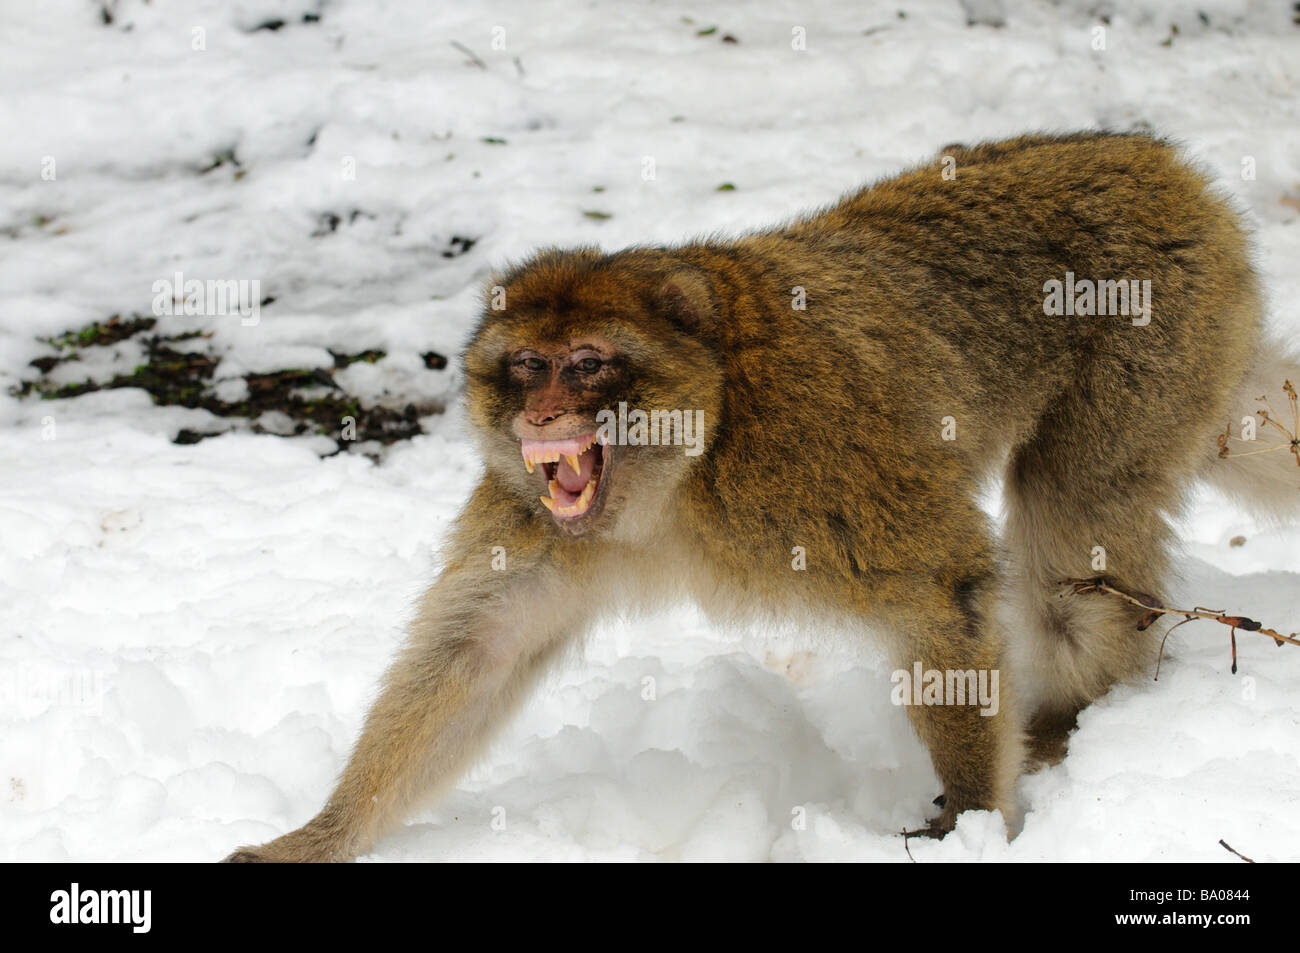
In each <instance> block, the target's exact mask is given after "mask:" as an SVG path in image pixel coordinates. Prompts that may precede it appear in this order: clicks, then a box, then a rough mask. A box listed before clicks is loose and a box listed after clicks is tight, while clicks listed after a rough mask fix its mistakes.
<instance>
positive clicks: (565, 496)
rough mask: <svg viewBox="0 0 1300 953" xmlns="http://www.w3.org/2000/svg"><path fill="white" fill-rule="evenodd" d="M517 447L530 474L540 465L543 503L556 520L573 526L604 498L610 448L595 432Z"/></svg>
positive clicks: (592, 513)
mask: <svg viewBox="0 0 1300 953" xmlns="http://www.w3.org/2000/svg"><path fill="white" fill-rule="evenodd" d="M520 449H521V450H522V452H523V455H524V467H525V468H527V470H528V472H529V473H534V472H536V470H537V468H538V467H541V470H542V476H543V477H544V478H545V480H546V489H547V493H548V495H547V496H543V497H542V498H541V501H542V505H543V506H545V507H546V508H547V509H548V510H550V511H551V515H552V516H554V517H555V519H556V521H557V522H559V523H560V524H561V525H563V526H565V527H566V528H569V529H572V528H574V527H576V526H577V525H578V523H579V522H586V521H585V520H583V517H588V518H590V517H594V516H595V515H596V513H597V512H598V511H599V508H600V504H601V503H602V502H603V500H604V492H603V490H604V481H603V479H602V478H603V477H604V476H605V474H606V472H607V471H608V467H609V462H610V447H609V445H608V444H603V443H598V442H597V441H596V435H595V434H594V433H589V434H582V435H580V436H577V437H567V438H565V439H563V440H524V441H522V444H521V447H520Z"/></svg>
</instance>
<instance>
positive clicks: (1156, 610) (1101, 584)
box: [1064, 579, 1300, 678]
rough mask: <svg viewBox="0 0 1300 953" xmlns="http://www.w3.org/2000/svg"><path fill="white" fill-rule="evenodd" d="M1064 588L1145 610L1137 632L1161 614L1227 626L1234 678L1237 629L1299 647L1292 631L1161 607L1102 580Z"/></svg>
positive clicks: (1214, 611) (1299, 639)
mask: <svg viewBox="0 0 1300 953" xmlns="http://www.w3.org/2000/svg"><path fill="white" fill-rule="evenodd" d="M1064 585H1067V586H1070V587H1071V588H1072V589H1073V590H1074V592H1075V594H1076V595H1081V594H1083V593H1087V592H1103V593H1106V594H1107V595H1111V596H1117V597H1119V598H1120V599H1123V600H1124V601H1125V602H1127V603H1129V604H1130V605H1134V606H1138V607H1139V608H1142V609H1146V610H1147V614H1146V615H1144V616H1143V617H1142V620H1141V621H1140V622H1138V624H1137V628H1138V631H1139V632H1141V631H1142V630H1144V629H1146V628H1148V627H1150V625H1151V623H1153V622H1155V621H1156V620H1157V619H1159V618H1160V617H1161V616H1162V615H1180V616H1182V617H1183V622H1191V621H1192V620H1193V619H1213V620H1214V621H1215V622H1218V623H1220V624H1222V625H1226V626H1228V627H1229V628H1230V629H1232V634H1231V636H1230V638H1231V640H1232V674H1234V675H1236V674H1237V630H1238V629H1241V630H1242V631H1243V632H1258V633H1259V634H1260V635H1266V636H1268V637H1269V638H1270V639H1272V640H1273V641H1274V642H1275V643H1277V645H1278V646H1282V645H1284V644H1287V643H1289V644H1291V645H1300V634H1298V633H1295V632H1292V633H1291V634H1290V635H1283V634H1282V633H1281V632H1278V631H1276V630H1274V629H1268V628H1265V627H1264V626H1263V625H1261V624H1260V623H1258V622H1256V621H1255V620H1254V619H1252V618H1250V617H1249V616H1244V615H1228V614H1227V613H1225V612H1223V611H1222V610H1218V609H1206V608H1204V607H1203V606H1197V607H1196V608H1194V609H1175V608H1173V607H1171V606H1166V605H1164V604H1162V603H1161V602H1160V600H1159V599H1157V598H1155V597H1154V596H1148V595H1145V594H1142V593H1139V594H1137V595H1130V594H1129V593H1127V592H1125V591H1124V590H1122V589H1116V588H1115V587H1114V586H1112V585H1111V584H1110V583H1108V582H1106V580H1104V579H1067V580H1065V582H1064ZM1183 622H1179V623H1178V625H1175V626H1173V627H1171V628H1170V630H1169V632H1172V631H1173V630H1174V629H1176V628H1178V626H1179V625H1182V624H1183ZM1169 632H1166V633H1165V638H1166V639H1167V638H1169ZM1160 645H1161V650H1162V651H1161V654H1162V655H1163V654H1164V653H1163V649H1164V642H1163V641H1161V643H1160ZM1159 676H1160V669H1159V665H1158V664H1157V667H1156V677H1157V678H1158V677H1159Z"/></svg>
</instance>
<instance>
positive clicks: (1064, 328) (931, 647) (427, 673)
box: [227, 133, 1300, 861]
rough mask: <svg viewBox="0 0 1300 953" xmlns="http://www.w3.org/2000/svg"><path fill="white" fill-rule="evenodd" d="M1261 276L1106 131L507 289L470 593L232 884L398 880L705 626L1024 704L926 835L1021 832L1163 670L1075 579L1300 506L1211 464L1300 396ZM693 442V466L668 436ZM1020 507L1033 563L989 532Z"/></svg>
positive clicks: (1131, 614) (930, 708) (1013, 539)
mask: <svg viewBox="0 0 1300 953" xmlns="http://www.w3.org/2000/svg"><path fill="white" fill-rule="evenodd" d="M1249 254H1250V253H1249V245H1248V239H1247V236H1246V234H1245V232H1244V230H1243V226H1242V223H1241V220H1240V217H1239V215H1238V214H1237V213H1236V212H1234V211H1233V209H1232V208H1231V206H1230V204H1229V202H1228V201H1227V200H1225V199H1224V198H1223V197H1221V196H1220V195H1219V194H1217V193H1216V192H1215V191H1214V190H1213V188H1212V187H1211V185H1210V183H1209V182H1208V180H1207V177H1206V176H1205V175H1204V174H1203V173H1202V172H1200V171H1198V170H1197V169H1196V168H1195V167H1193V166H1192V165H1190V164H1188V163H1187V162H1186V161H1185V160H1184V159H1182V158H1180V156H1179V155H1178V153H1177V152H1176V151H1175V149H1174V148H1172V147H1171V146H1170V145H1169V144H1167V143H1164V142H1161V141H1158V140H1155V139H1152V138H1149V137H1146V136H1143V135H1112V134H1097V133H1084V134H1075V135H1064V136H1026V137H1022V138H1017V139H1013V140H1010V141H1004V142H993V143H986V144H982V145H975V146H970V147H964V146H963V147H956V148H954V149H953V150H952V154H951V155H949V156H946V157H936V159H935V160H934V161H933V162H929V163H927V164H924V165H921V166H920V167H917V168H914V169H912V170H910V171H908V172H905V173H903V174H901V175H899V176H897V177H895V178H891V179H887V180H885V181H882V182H879V183H877V184H875V185H872V186H869V187H867V188H865V189H863V190H861V191H859V192H856V193H854V194H852V195H849V196H848V197H846V198H844V199H843V200H842V201H840V202H839V203H838V204H836V205H833V206H830V207H828V208H826V209H824V210H822V211H819V212H816V213H813V214H811V215H808V216H806V217H804V218H801V219H797V220H795V221H793V222H791V223H789V224H784V225H780V226H777V227H775V228H772V229H771V230H768V231H763V232H760V233H757V234H752V235H747V236H744V237H741V238H738V239H736V240H734V241H723V240H714V239H710V240H706V241H699V242H689V243H685V244H682V245H679V246H676V247H670V248H650V247H637V248H631V249H627V250H624V251H618V252H614V253H612V254H605V253H602V252H600V251H597V250H594V249H590V248H581V249H577V250H572V251H563V250H547V251H542V252H540V253H538V254H537V255H536V256H535V257H534V258H532V259H531V260H530V261H528V262H526V263H525V264H522V265H520V266H518V267H515V268H513V269H512V270H510V271H509V272H508V273H506V274H504V275H501V276H499V277H497V278H494V279H492V280H491V282H490V287H489V292H488V295H487V302H486V303H485V305H484V309H483V313H482V318H481V321H480V323H479V325H478V328H477V330H476V332H475V333H474V335H473V338H472V340H471V342H470V344H469V345H468V348H467V350H466V352H465V355H464V369H465V378H466V382H467V383H466V398H467V402H468V410H469V416H470V420H471V422H472V424H473V430H474V437H475V440H476V443H477V447H478V450H479V452H480V453H481V455H482V459H483V463H484V472H483V476H482V480H481V482H480V483H479V485H478V487H477V488H476V489H475V490H474V491H473V493H472V495H471V496H470V498H469V501H468V502H467V503H466V505H465V508H464V511H463V512H462V513H461V514H460V517H459V519H458V521H457V523H456V525H455V528H454V530H453V532H452V533H451V536H450V539H449V541H448V542H447V544H446V548H445V552H444V558H443V564H442V571H441V575H440V576H439V577H438V579H437V581H436V582H435V583H434V585H433V586H432V588H431V589H430V590H429V591H428V593H427V594H426V595H425V596H424V598H423V600H422V602H421V604H420V607H419V612H418V617H417V618H416V620H415V622H414V623H413V624H412V625H411V627H410V632H409V639H408V641H407V642H406V645H405V647H404V648H403V649H402V650H401V652H400V654H399V655H398V657H397V659H396V660H395V661H394V662H393V664H392V666H391V668H390V669H389V670H388V673H387V675H386V676H385V678H384V682H383V688H382V693H381V694H380V696H379V698H378V700H377V701H376V703H375V705H374V707H373V709H372V710H371V711H370V714H369V716H368V718H367V720H366V723H365V728H364V730H363V732H362V735H361V738H360V740H359V741H358V742H357V745H356V749H355V751H354V752H353V754H352V757H351V759H350V761H349V762H348V764H347V767H346V768H345V770H344V771H343V774H342V777H341V779H340V781H339V783H338V786H337V788H336V789H335V791H334V793H333V794H332V795H331V796H330V798H329V801H328V802H327V803H326V805H325V807H324V808H323V809H322V810H321V812H320V813H319V814H318V815H317V816H316V817H315V818H313V819H312V820H310V821H308V822H307V823H306V824H305V825H304V826H303V827H301V828H299V829H298V830H295V831H293V832H291V833H288V834H285V835H284V836H282V837H279V838H277V839H276V840H273V841H271V842H269V843H267V844H263V845H261V846H260V847H243V848H240V849H239V850H237V851H236V852H235V853H234V854H232V855H231V856H230V857H229V858H227V859H228V860H233V861H341V860H347V859H350V858H352V857H355V856H357V855H358V854H360V853H363V852H365V851H367V850H369V849H370V847H371V845H372V844H374V842H375V840H376V839H377V838H379V837H380V836H382V835H383V834H384V833H385V831H388V830H391V829H392V828H393V827H394V826H395V825H397V824H398V823H400V822H401V820H402V818H403V816H404V814H405V813H406V812H407V811H408V809H409V808H410V807H412V806H413V804H414V803H416V802H417V800H419V799H423V798H427V797H431V796H434V795H436V794H437V793H438V792H440V791H445V790H446V789H447V788H448V786H450V785H452V784H454V783H455V781H456V780H457V778H458V776H459V775H460V774H461V772H462V771H463V770H465V768H466V767H467V766H468V765H469V764H471V762H472V761H473V759H474V758H475V757H476V756H477V755H478V754H479V753H480V751H481V750H482V748H483V746H484V744H485V742H486V741H487V740H488V739H489V738H490V737H491V736H492V734H493V732H494V731H496V730H497V729H498V728H499V727H500V726H501V725H502V723H503V722H504V721H505V720H506V719H507V718H509V717H510V714H511V712H512V711H513V710H514V709H515V707H516V706H517V705H518V703H519V702H520V700H521V699H523V698H525V697H526V696H527V694H528V691H529V688H530V686H531V685H532V684H533V683H534V682H535V680H536V679H537V677H538V675H539V674H540V673H541V672H543V671H544V670H545V669H546V666H547V664H548V663H549V662H550V661H552V660H553V659H554V658H555V657H556V656H557V654H558V653H559V652H560V651H561V650H562V649H563V648H564V647H565V646H567V645H569V644H571V643H573V642H574V640H576V639H579V638H580V637H582V636H583V635H584V633H586V632H588V631H589V630H590V629H591V628H592V627H593V625H595V624H597V623H598V622H599V620H600V618H601V614H602V613H605V612H612V611H617V610H619V609H623V608H625V607H637V608H645V607H653V606H655V605H660V604H663V603H665V602H667V601H669V600H671V599H674V598H679V597H680V596H681V595H682V594H688V595H689V596H690V597H691V598H693V599H695V600H696V601H698V603H699V604H700V605H701V606H702V607H703V608H704V609H705V610H706V611H707V612H709V613H710V614H711V615H713V616H716V617H717V618H719V619H721V620H725V621H731V622H734V621H736V620H745V619H748V618H751V617H753V616H755V615H758V616H762V617H767V618H779V619H792V620H814V619H831V620H834V621H835V622H836V623H837V624H838V625H841V626H844V628H845V631H856V632H860V633H861V635H862V636H863V637H866V636H867V635H868V633H879V634H880V635H881V636H882V637H883V642H884V645H885V646H886V647H887V648H888V650H889V653H890V655H891V656H892V658H893V659H894V660H895V661H896V662H897V664H898V667H899V668H900V669H904V670H907V671H911V670H912V669H913V667H914V666H915V665H916V664H917V663H919V664H920V667H921V669H924V670H925V671H931V670H933V671H938V672H958V673H966V672H975V673H989V672H997V673H1000V674H1001V678H1000V680H999V681H998V682H997V684H998V685H999V686H1000V688H999V693H1000V698H999V699H998V704H997V705H996V706H994V708H995V710H994V711H992V712H990V710H989V706H986V707H985V708H984V709H983V710H981V708H980V707H979V706H977V705H975V704H910V705H908V706H907V713H908V716H909V717H910V718H911V720H912V722H913V724H914V726H915V729H916V731H917V733H918V734H919V736H920V738H921V740H922V741H923V742H924V743H925V744H926V745H927V747H928V748H929V751H930V755H931V758H932V761H933V764H934V769H935V772H936V774H937V775H938V778H939V780H940V781H941V782H942V785H943V796H942V798H941V799H939V800H938V801H937V802H936V803H941V804H942V809H941V813H939V814H938V816H937V817H935V818H934V819H933V821H931V822H930V824H929V826H928V827H926V828H924V830H925V832H926V833H929V834H932V835H935V836H942V834H943V833H944V832H946V831H949V830H951V829H952V827H953V826H954V824H955V823H956V820H957V818H958V816H959V815H960V814H961V813H962V812H963V811H971V810H998V811H1001V812H1002V815H1003V818H1004V819H1005V821H1006V822H1007V824H1008V827H1009V829H1010V830H1011V831H1012V832H1014V831H1015V829H1016V827H1017V825H1018V824H1020V823H1021V820H1020V817H1019V811H1018V808H1017V804H1016V798H1015V796H1014V790H1013V789H1014V783H1015V781H1016V779H1017V777H1018V775H1019V774H1020V773H1021V772H1022V771H1023V770H1025V768H1026V766H1028V765H1032V764H1036V763H1049V762H1053V761H1055V760H1058V759H1059V758H1060V757H1062V756H1063V754H1064V751H1065V744H1066V740H1067V737H1068V733H1069V731H1070V730H1071V728H1072V727H1073V726H1074V723H1075V716H1076V714H1077V713H1078V712H1079V710H1080V709H1081V708H1082V707H1083V706H1085V705H1087V704H1088V703H1089V702H1090V701H1092V700H1093V699H1095V698H1097V697H1098V696H1099V695H1101V694H1102V693H1104V692H1105V691H1107V689H1108V688H1110V687H1111V686H1112V685H1114V684H1115V683H1116V682H1117V681H1120V680H1123V679H1126V678H1129V677H1130V676H1133V675H1135V674H1137V673H1140V672H1144V671H1149V669H1148V668H1147V666H1148V665H1149V664H1150V663H1151V662H1153V660H1154V653H1155V651H1156V646H1157V644H1158V642H1159V633H1160V630H1161V626H1160V625H1154V626H1151V627H1149V628H1147V629H1146V630H1145V631H1143V632H1139V631H1137V630H1136V624H1137V623H1138V621H1139V619H1140V618H1141V616H1142V615H1143V610H1142V609H1138V608H1133V607H1131V606H1129V605H1127V604H1125V603H1123V602H1122V601H1120V600H1114V599H1107V598H1105V597H1104V596H1101V595H1079V594H1071V593H1070V592H1069V591H1068V587H1063V585H1062V583H1063V581H1064V580H1068V579H1079V578H1093V577H1099V576H1100V577H1104V578H1105V579H1106V580H1107V581H1109V582H1110V583H1111V584H1112V585H1115V586H1118V587H1120V588H1123V589H1125V590H1127V591H1133V592H1141V593H1148V594H1154V595H1157V596H1158V595H1159V594H1160V593H1162V592H1164V591H1165V589H1166V586H1167V582H1168V578H1169V574H1170V569H1171V544H1172V538H1171V531H1170V528H1169V526H1168V525H1167V523H1166V518H1167V515H1168V514H1169V513H1171V512H1174V511H1176V510H1177V508H1178V506H1179V504H1180V502H1181V501H1182V499H1183V498H1184V495H1185V493H1186V491H1187V490H1188V488H1189V487H1190V486H1191V485H1192V483H1193V482H1194V481H1195V480H1196V479H1198V478H1207V479H1211V480H1215V481H1217V482H1218V483H1219V484H1220V485H1221V486H1223V487H1224V488H1225V489H1226V490H1227V491H1228V492H1230V493H1233V494H1234V495H1235V496H1236V497H1237V498H1240V499H1242V500H1243V501H1244V502H1247V503H1250V502H1256V503H1259V502H1262V503H1265V504H1271V505H1275V506H1276V508H1278V509H1279V510H1280V509H1283V508H1285V506H1286V505H1287V502H1288V500H1290V501H1291V502H1292V503H1294V502H1300V490H1297V488H1296V486H1295V484H1296V480H1295V478H1294V471H1295V468H1294V466H1293V465H1292V466H1291V467H1290V471H1289V472H1287V471H1286V469H1285V468H1286V466H1287V464H1288V463H1289V462H1290V458H1289V457H1286V456H1285V455H1283V454H1276V455H1265V456H1261V457H1256V458H1251V459H1247V460H1243V461H1240V462H1237V461H1234V460H1227V461H1216V460H1214V457H1215V456H1216V444H1215V435H1216V433H1218V432H1219V431H1221V430H1222V429H1223V425H1224V422H1225V421H1227V420H1239V419H1241V417H1242V416H1243V415H1248V414H1250V413H1251V412H1252V411H1253V410H1254V409H1255V407H1256V404H1255V402H1254V398H1255V397H1256V396H1258V395H1259V394H1261V393H1264V392H1266V391H1267V390H1269V389H1270V388H1272V389H1274V390H1276V388H1277V386H1278V385H1279V383H1280V382H1281V381H1282V380H1283V379H1284V378H1285V377H1287V376H1290V377H1291V379H1293V380H1300V361H1298V360H1297V359H1296V358H1294V357H1291V356H1288V355H1287V354H1285V353H1284V349H1283V348H1282V347H1280V346H1279V345H1278V344H1277V343H1276V342H1275V341H1272V340H1269V339H1267V338H1266V336H1265V333H1264V331H1263V327H1262V321H1263V318H1262V314H1263V305H1262V297H1261V292H1260V289H1259V283H1258V280H1257V278H1256V276H1255V274H1254V272H1253V270H1252V267H1251V264H1250V261H1249ZM1067 282H1068V285H1067ZM1067 287H1068V294H1069V305H1070V307H1069V308H1068V309H1065V308H1062V307H1061V305H1062V303H1063V297H1064V295H1065V289H1066V288H1067ZM1130 293H1131V298H1130ZM636 412H639V413H640V415H641V416H639V417H636V418H635V421H633V416H634V414H635V413H636ZM676 412H680V414H679V416H673V415H674V414H675V413H676ZM619 414H621V418H620V420H621V422H620V423H618V424H617V425H614V424H613V423H612V422H611V415H619ZM647 418H649V419H652V420H654V421H655V422H656V423H657V424H658V428H657V429H658V430H659V431H660V432H659V434H658V437H659V439H658V441H657V442H653V441H652V440H651V439H646V437H647V436H648V431H650V430H651V429H653V428H650V427H648V426H645V424H646V420H647ZM683 425H688V426H691V427H692V430H693V439H694V440H695V445H696V452H694V453H687V452H685V451H684V447H683V445H682V443H681V441H680V440H678V439H676V436H675V435H674V436H673V439H664V431H674V430H675V429H676V428H682V427H683ZM634 437H635V439H633V438H634ZM1274 458H1276V459H1274ZM998 476H1001V477H1002V478H1003V481H1004V492H1005V506H1006V520H1005V527H1004V531H1003V533H1002V536H1001V539H999V538H998V537H997V535H995V532H994V526H993V522H992V521H991V519H990V517H989V516H988V515H987V514H986V513H985V511H984V510H983V509H981V507H980V505H979V502H978V497H979V494H980V490H981V488H982V487H983V486H984V485H986V481H987V480H988V479H989V478H990V477H998ZM1288 493H1290V494H1292V495H1293V496H1292V497H1288V496H1287V494H1288ZM497 547H503V548H504V553H505V561H504V568H501V567H500V565H497V566H496V567H494V565H493V554H494V552H500V550H498V549H496V548H497ZM792 553H798V554H801V555H800V556H798V557H792ZM1099 553H1101V554H1103V555H1104V570H1103V569H1100V568H1099V563H1098V554H1099ZM930 793H931V794H933V793H934V792H930ZM917 796H918V801H917V804H918V814H919V813H920V805H921V804H922V803H924V802H922V801H921V800H920V798H921V797H923V796H925V792H920V791H918V792H917ZM926 800H929V797H926Z"/></svg>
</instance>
